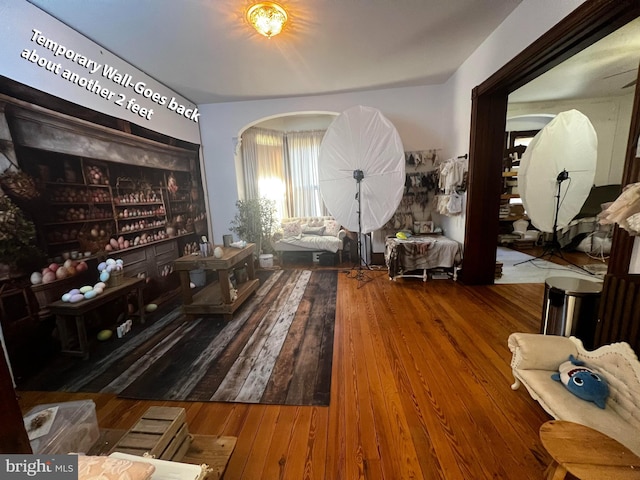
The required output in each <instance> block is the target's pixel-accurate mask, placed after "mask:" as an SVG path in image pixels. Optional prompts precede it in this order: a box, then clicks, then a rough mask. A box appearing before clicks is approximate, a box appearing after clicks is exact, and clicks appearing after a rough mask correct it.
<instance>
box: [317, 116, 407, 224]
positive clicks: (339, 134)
mask: <svg viewBox="0 0 640 480" xmlns="http://www.w3.org/2000/svg"><path fill="white" fill-rule="evenodd" d="M404 167H405V160H404V148H403V146H402V141H401V140H400V135H398V132H397V131H396V129H395V127H394V126H393V124H392V123H391V122H390V121H389V120H388V119H387V118H385V117H384V115H382V113H381V112H380V111H378V110H376V109H375V108H371V107H363V106H356V107H352V108H349V109H348V110H345V111H344V112H342V113H341V114H340V115H339V116H338V117H336V119H335V120H334V121H333V122H332V123H331V125H330V126H329V128H328V129H327V132H326V133H325V136H324V138H323V140H322V144H321V145H320V154H319V157H318V177H319V181H320V193H321V194H322V199H323V200H324V203H325V205H326V206H327V209H328V210H329V212H330V213H331V215H332V216H333V217H334V218H335V219H336V220H337V221H338V222H339V223H340V224H341V225H342V226H343V227H345V228H346V229H348V230H351V231H353V232H360V233H369V232H372V231H374V230H377V229H379V228H380V227H382V226H383V225H384V224H385V223H387V221H388V220H389V219H390V218H391V217H392V216H393V214H394V213H395V211H396V209H397V208H398V205H399V204H400V201H401V200H402V194H403V191H404V182H405V168H404ZM359 211H360V215H358V212H359Z"/></svg>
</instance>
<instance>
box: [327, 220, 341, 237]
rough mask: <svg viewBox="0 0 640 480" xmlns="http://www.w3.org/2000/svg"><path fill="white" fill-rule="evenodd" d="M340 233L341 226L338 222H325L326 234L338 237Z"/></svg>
mask: <svg viewBox="0 0 640 480" xmlns="http://www.w3.org/2000/svg"><path fill="white" fill-rule="evenodd" d="M339 232H340V225H339V224H338V222H337V221H336V220H326V221H325V222H324V234H325V235H330V236H332V237H337V236H338V233H339Z"/></svg>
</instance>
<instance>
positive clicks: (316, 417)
mask: <svg viewBox="0 0 640 480" xmlns="http://www.w3.org/2000/svg"><path fill="white" fill-rule="evenodd" d="M369 276H370V277H371V281H369V282H366V283H362V284H361V283H359V282H358V281H357V280H356V279H353V278H349V277H348V276H347V275H346V274H345V273H344V272H341V273H340V274H339V279H338V293H337V314H336V323H335V341H334V353H333V355H334V357H333V371H332V386H331V405H330V406H329V407H296V406H277V405H276V406H273V405H270V406H268V405H248V404H234V403H199V402H164V403H163V402H148V401H133V400H124V399H119V398H117V397H115V396H113V395H111V394H65V393H60V392H49V393H41V392H18V394H19V396H20V405H21V407H22V409H23V411H24V412H26V411H27V410H29V409H30V408H31V407H32V406H34V405H38V404H42V403H51V402H59V401H67V400H73V399H79V398H93V399H94V400H95V402H96V405H97V414H98V421H99V424H100V426H101V427H103V428H121V429H122V428H129V427H131V426H132V425H133V423H134V421H135V420H136V419H137V418H138V417H139V416H140V415H141V414H142V413H143V412H144V411H145V410H146V409H147V408H148V407H149V406H150V405H173V406H181V407H184V408H185V409H186V410H187V422H188V425H189V430H190V431H191V432H192V433H197V434H207V435H225V436H235V437H237V438H238V441H237V445H236V449H235V451H234V453H233V455H232V456H231V459H230V461H229V464H228V466H227V470H226V472H225V474H224V479H225V480H234V479H243V480H251V479H275V478H281V479H332V480H339V479H345V480H351V479H388V480H397V479H412V478H413V479H447V480H450V479H465V480H470V479H484V478H492V479H534V478H542V477H543V472H544V470H545V467H546V465H547V464H548V462H549V461H550V457H549V456H548V454H547V453H546V451H545V450H544V448H543V447H542V444H541V442H540V439H539V436H538V430H539V428H540V426H541V425H542V424H543V423H544V422H545V421H546V420H549V418H550V417H548V415H547V414H546V413H545V412H544V411H543V410H542V408H541V407H540V406H539V405H538V404H537V403H536V402H534V401H533V400H532V399H531V398H530V397H529V395H528V394H527V393H526V392H525V391H524V389H522V390H519V391H512V390H511V388H510V385H511V383H512V382H513V377H512V375H511V368H510V366H509V362H510V359H511V353H510V352H509V349H508V347H507V338H508V336H509V334H510V333H512V332H516V331H524V332H537V331H538V329H539V324H540V316H541V310H542V298H543V293H544V285H542V284H524V285H494V286H481V287H467V286H464V285H462V284H460V283H456V282H453V281H452V280H432V281H429V282H426V283H423V282H422V281H420V280H419V279H399V280H398V281H396V282H392V281H390V280H388V277H387V275H386V270H380V271H373V272H370V274H369Z"/></svg>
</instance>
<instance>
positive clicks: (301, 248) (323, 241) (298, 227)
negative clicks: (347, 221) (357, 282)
mask: <svg viewBox="0 0 640 480" xmlns="http://www.w3.org/2000/svg"><path fill="white" fill-rule="evenodd" d="M346 234H347V232H346V231H345V230H343V229H342V228H340V224H339V223H338V222H337V221H336V220H335V219H334V218H333V217H331V216H318V217H290V218H286V219H284V220H282V223H281V225H280V228H279V229H278V230H276V232H275V233H274V234H273V236H272V239H271V244H272V245H273V248H274V250H275V251H276V252H278V253H279V254H285V253H287V252H331V253H338V254H339V257H340V261H342V249H343V246H344V238H345V236H346Z"/></svg>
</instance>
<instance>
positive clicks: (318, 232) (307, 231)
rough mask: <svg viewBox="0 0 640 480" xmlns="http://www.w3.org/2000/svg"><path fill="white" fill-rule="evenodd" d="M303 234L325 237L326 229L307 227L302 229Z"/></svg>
mask: <svg viewBox="0 0 640 480" xmlns="http://www.w3.org/2000/svg"><path fill="white" fill-rule="evenodd" d="M302 233H303V234H304V235H324V227H310V226H308V225H307V226H304V227H303V228H302Z"/></svg>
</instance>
